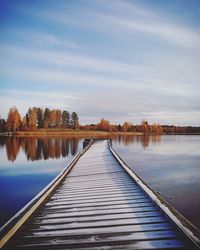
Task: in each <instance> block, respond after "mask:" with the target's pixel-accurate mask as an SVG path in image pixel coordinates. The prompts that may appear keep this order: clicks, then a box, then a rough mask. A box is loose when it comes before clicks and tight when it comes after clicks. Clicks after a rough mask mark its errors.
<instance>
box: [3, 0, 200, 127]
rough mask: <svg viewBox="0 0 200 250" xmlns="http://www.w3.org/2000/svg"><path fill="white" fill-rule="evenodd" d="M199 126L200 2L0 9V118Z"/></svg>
mask: <svg viewBox="0 0 200 250" xmlns="http://www.w3.org/2000/svg"><path fill="white" fill-rule="evenodd" d="M13 106H16V107H17V108H18V110H19V111H20V113H21V114H22V116H23V115H24V114H25V112H26V111H27V110H28V108H29V107H34V106H39V107H42V108H45V107H49V108H51V109H54V108H56V109H57V108H59V109H62V110H64V109H66V110H69V111H70V112H72V111H75V112H77V113H78V115H79V119H80V123H81V124H85V123H96V122H99V120H100V119H101V118H105V119H109V120H110V121H111V122H112V123H115V124H118V123H122V122H124V121H125V120H126V121H129V122H132V123H133V124H138V123H140V122H141V120H143V119H147V120H148V121H149V123H154V122H156V123H159V124H175V125H193V126H200V1H199V0H190V1H188V0H168V1H162V0H132V1H128V0H121V1H120V0H80V1H79V0H71V1H70V0H66V1H64V0H63V1H62V0H58V1H53V0H34V1H31V0H17V1H16V0H9V1H8V0H0V114H1V117H2V118H7V113H8V111H9V108H10V107H13Z"/></svg>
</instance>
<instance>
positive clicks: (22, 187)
mask: <svg viewBox="0 0 200 250" xmlns="http://www.w3.org/2000/svg"><path fill="white" fill-rule="evenodd" d="M65 140H66V141H65V143H67V144H69V146H71V145H72V144H73V145H74V140H73V141H72V140H71V139H65ZM58 141H59V139H58ZM60 141H61V139H60ZM62 141H63V139H62ZM26 143H28V144H29V140H28V139H27V142H26ZM76 143H77V148H76V150H77V151H76V153H77V152H79V151H80V150H81V149H82V139H77V140H76ZM9 145H10V144H9ZM36 145H37V143H36ZM18 146H19V151H18V153H17V157H16V159H15V160H14V161H11V160H8V159H9V156H8V154H9V147H8V145H7V144H6V143H5V144H4V145H3V146H1V147H0V194H1V195H0V215H1V216H0V226H1V225H3V224H4V223H5V222H6V221H7V220H8V219H9V218H10V217H12V216H13V215H14V214H15V213H16V212H17V211H19V210H20V209H21V208H22V207H23V206H24V205H25V204H26V203H27V202H29V201H30V200H31V199H32V198H33V197H34V196H35V195H36V194H37V193H39V192H40V191H41V190H42V189H43V188H44V187H45V186H46V185H47V184H48V183H49V182H50V181H51V180H52V179H53V178H55V177H56V175H57V174H59V173H60V172H61V170H62V169H64V168H65V167H66V166H67V164H68V163H69V162H70V161H71V159H72V158H73V157H74V156H73V155H72V151H71V150H69V152H68V154H67V155H66V156H65V157H62V155H60V154H58V155H59V157H55V158H50V157H49V158H48V159H46V160H44V159H40V160H30V159H29V160H28V159H27V155H26V154H25V152H24V151H23V150H22V148H20V147H21V142H20V143H19V145H18ZM36 149H37V148H36ZM49 150H51V152H52V148H49ZM11 151H12V149H11ZM33 152H36V151H33ZM11 153H12V152H11ZM29 153H30V152H29ZM29 153H28V154H29ZM46 153H48V152H46ZM74 153H75V152H74V151H73V154H74ZM32 159H34V154H33V155H32Z"/></svg>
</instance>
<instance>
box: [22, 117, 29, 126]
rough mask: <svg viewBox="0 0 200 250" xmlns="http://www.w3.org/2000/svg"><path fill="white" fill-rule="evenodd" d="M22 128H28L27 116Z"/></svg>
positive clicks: (24, 118) (23, 120)
mask: <svg viewBox="0 0 200 250" xmlns="http://www.w3.org/2000/svg"><path fill="white" fill-rule="evenodd" d="M22 128H23V129H26V128H28V123H27V116H26V115H25V116H24V117H23V119H22Z"/></svg>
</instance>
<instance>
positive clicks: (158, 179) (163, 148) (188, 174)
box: [112, 135, 200, 228]
mask: <svg viewBox="0 0 200 250" xmlns="http://www.w3.org/2000/svg"><path fill="white" fill-rule="evenodd" d="M112 143H113V148H114V149H115V151H116V152H117V153H118V154H119V155H120V156H121V157H122V159H123V160H124V161H125V162H126V163H127V164H128V166H129V167H130V168H131V169H132V170H134V172H135V173H136V174H138V175H139V176H140V177H141V178H142V179H143V180H144V181H145V182H146V183H147V184H148V185H150V186H151V187H152V188H153V190H154V191H156V192H159V193H160V194H161V195H162V196H163V197H164V198H165V200H167V201H168V202H169V203H170V204H171V205H172V206H173V207H175V208H176V209H177V210H178V211H179V212H181V213H182V214H183V215H184V216H185V217H186V218H187V219H188V220H190V221H191V222H192V223H193V224H194V225H196V226H197V227H198V228H200V216H199V211H200V195H199V192H200V135H162V136H134V137H130V136H125V137H119V138H117V139H115V140H113V142H112Z"/></svg>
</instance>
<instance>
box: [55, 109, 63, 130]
mask: <svg viewBox="0 0 200 250" xmlns="http://www.w3.org/2000/svg"><path fill="white" fill-rule="evenodd" d="M61 126H62V112H61V110H60V109H57V110H56V127H57V128H61Z"/></svg>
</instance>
